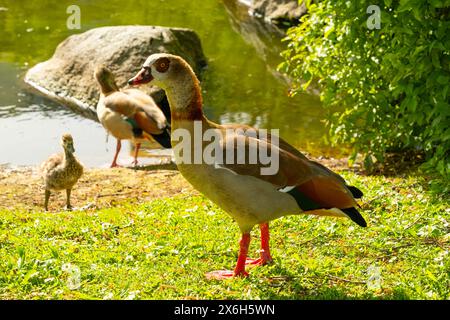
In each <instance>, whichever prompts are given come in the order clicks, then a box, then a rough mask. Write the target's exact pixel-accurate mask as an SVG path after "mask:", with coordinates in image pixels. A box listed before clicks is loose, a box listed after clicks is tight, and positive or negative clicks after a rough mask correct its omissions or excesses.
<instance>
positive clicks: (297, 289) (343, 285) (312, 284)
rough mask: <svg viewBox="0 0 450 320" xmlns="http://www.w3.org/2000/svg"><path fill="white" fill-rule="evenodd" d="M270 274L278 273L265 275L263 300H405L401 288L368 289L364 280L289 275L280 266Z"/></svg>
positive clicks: (407, 298)
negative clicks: (269, 275)
mask: <svg viewBox="0 0 450 320" xmlns="http://www.w3.org/2000/svg"><path fill="white" fill-rule="evenodd" d="M270 273H275V274H279V275H278V276H272V277H265V278H264V279H265V281H264V284H262V283H261V278H259V279H258V280H257V281H259V283H260V285H264V286H265V287H264V289H262V288H261V289H262V291H264V293H265V296H264V297H263V298H264V299H269V300H355V299H364V300H409V299H410V298H409V296H408V295H407V293H406V292H405V291H404V290H403V289H397V288H395V289H393V290H389V291H387V290H383V289H380V290H378V291H370V290H369V289H368V288H367V284H366V282H361V281H354V280H349V279H343V278H340V277H336V276H334V275H327V274H322V275H317V274H314V275H305V276H299V275H298V274H293V273H291V272H289V271H288V270H286V269H284V268H283V267H280V266H274V267H273V268H272V269H271V270H270Z"/></svg>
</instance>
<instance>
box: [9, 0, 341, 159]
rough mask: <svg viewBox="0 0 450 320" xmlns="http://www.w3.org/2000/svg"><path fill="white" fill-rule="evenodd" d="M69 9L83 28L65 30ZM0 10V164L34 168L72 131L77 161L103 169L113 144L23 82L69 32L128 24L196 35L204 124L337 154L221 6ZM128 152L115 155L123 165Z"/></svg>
mask: <svg viewBox="0 0 450 320" xmlns="http://www.w3.org/2000/svg"><path fill="white" fill-rule="evenodd" d="M226 1H228V2H230V1H229V0H226ZM72 4H75V5H78V6H79V7H80V8H81V30H68V29H67V28H66V20H67V18H68V16H69V15H68V14H67V13H66V9H67V7H68V6H69V5H72ZM0 7H1V9H0V50H1V51H0V137H1V138H0V150H2V152H1V153H0V164H2V163H11V164H20V165H21V164H37V163H39V162H40V161H42V160H43V159H45V157H47V156H48V155H49V153H51V152H54V151H58V149H59V146H58V142H57V141H58V139H59V136H60V135H61V133H62V132H65V131H70V132H72V134H73V136H74V139H75V143H76V144H77V145H78V148H77V149H78V156H79V157H80V158H81V160H82V161H83V162H84V163H85V164H86V165H88V166H102V165H105V164H107V163H108V162H109V161H110V160H111V158H112V152H113V149H114V141H113V139H110V141H109V142H108V143H106V142H105V136H106V135H105V132H104V130H103V128H101V126H100V125H99V124H98V123H95V122H93V121H91V120H87V119H84V118H82V117H80V116H78V115H76V114H73V113H71V112H70V111H68V110H67V109H66V108H64V107H63V106H59V105H56V104H54V103H51V102H49V101H47V100H45V99H43V98H40V97H35V96H32V95H30V94H28V93H26V92H25V91H24V90H23V87H22V85H21V82H22V80H21V79H22V77H23V75H24V73H25V72H26V70H27V69H28V68H29V67H30V66H32V65H34V64H36V63H38V62H40V61H43V60H46V59H48V58H50V57H51V56H52V54H53V52H54V50H55V48H56V46H57V45H58V44H59V43H60V42H61V41H62V40H64V39H65V38H66V37H67V36H69V35H71V34H73V33H79V32H84V31H86V30H89V29H92V28H95V27H100V26H110V25H133V24H140V25H161V26H169V27H170V26H173V27H186V28H191V29H193V30H195V31H196V32H197V33H198V35H199V36H200V38H201V40H202V45H203V50H204V52H205V55H206V57H207V58H208V68H207V69H206V71H205V72H204V74H203V77H202V78H203V80H202V86H203V94H204V100H205V112H206V114H207V116H208V117H209V118H210V119H212V120H214V121H217V122H222V123H226V122H240V123H246V124H250V125H254V126H258V127H259V128H267V129H271V128H277V129H280V134H281V136H282V137H284V138H285V139H287V140H288V141H289V142H291V143H292V144H294V145H295V146H297V147H299V148H300V149H302V150H305V151H308V152H311V153H313V154H315V155H318V154H326V155H332V154H335V153H336V150H331V149H329V148H327V147H326V145H325V143H324V141H325V132H326V130H325V128H324V125H323V123H322V122H321V119H322V118H323V117H324V110H323V109H322V108H321V106H320V102H319V99H318V98H317V97H315V96H310V95H301V96H298V97H295V98H289V97H288V96H287V92H288V86H287V84H286V83H285V82H284V81H282V80H280V79H279V78H278V77H276V76H274V73H273V66H274V65H276V64H277V63H278V61H274V60H277V59H278V58H276V57H275V58H274V57H267V56H266V57H262V56H261V52H258V51H257V50H256V49H255V48H254V47H253V45H251V44H250V43H247V42H246V41H245V40H244V38H243V37H242V35H241V34H240V33H239V32H238V31H236V26H233V23H232V19H231V16H230V14H229V13H228V12H227V10H226V7H225V5H224V3H222V2H221V1H216V0H127V1H123V0H119V1H118V0H114V1H72V0H71V1H65V0H61V1H45V0H41V1H28V0H26V1H17V0H7V1H4V0H2V1H0ZM280 48H281V46H280ZM275 50H278V49H275ZM129 151H130V150H129ZM126 153H127V152H126V151H123V152H122V154H121V157H120V158H119V159H122V162H123V163H126V162H127V160H126V159H124V158H125V157H127V155H126ZM128 154H129V152H128ZM128 157H129V155H128Z"/></svg>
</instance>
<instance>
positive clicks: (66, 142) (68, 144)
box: [61, 133, 75, 153]
mask: <svg viewBox="0 0 450 320" xmlns="http://www.w3.org/2000/svg"><path fill="white" fill-rule="evenodd" d="M61 146H62V147H63V148H64V150H65V151H66V152H69V153H74V152H75V148H74V147H73V138H72V136H71V135H70V133H65V134H63V135H62V137H61Z"/></svg>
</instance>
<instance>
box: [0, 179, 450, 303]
mask: <svg viewBox="0 0 450 320" xmlns="http://www.w3.org/2000/svg"><path fill="white" fill-rule="evenodd" d="M344 175H345V177H346V178H347V179H348V180H349V181H350V182H352V183H354V184H356V185H357V186H360V187H361V189H363V191H364V192H365V197H364V201H363V202H362V206H363V208H364V210H363V215H364V216H365V218H366V219H367V220H368V223H369V227H368V228H365V229H364V228H360V227H358V226H357V225H356V224H354V223H352V222H351V221H350V220H347V219H336V218H317V217H312V216H289V217H284V218H282V219H279V220H276V221H274V222H272V223H271V231H272V233H271V246H272V256H273V257H274V263H273V264H272V265H270V266H265V267H257V268H253V269H251V270H250V277H249V278H246V279H233V280H228V281H223V282H220V281H208V280H206V278H205V276H204V274H205V273H206V272H208V271H212V270H216V269H221V268H232V267H234V264H235V261H236V257H237V250H238V240H239V230H238V227H237V225H236V224H235V223H234V222H232V220H231V218H229V217H228V216H227V215H226V214H225V213H224V212H223V211H221V210H220V209H219V208H217V207H216V206H215V205H213V204H212V203H211V202H209V201H208V200H207V199H205V198H203V197H201V196H192V197H180V196H178V197H174V198H167V199H160V200H154V201H152V202H149V203H146V204H139V205H134V204H133V205H131V204H127V203H122V204H120V205H119V206H118V207H115V208H108V209H101V210H91V211H87V212H60V213H44V212H24V211H15V212H11V211H0V257H1V259H0V298H2V299H17V298H21V299H132V298H134V299H182V298H184V299H449V298H450V281H449V279H450V256H449V254H448V253H449V242H450V225H449V223H450V219H449V216H450V212H449V211H450V210H449V207H448V202H446V199H444V198H443V197H441V198H439V197H436V196H433V195H431V194H429V193H428V192H427V191H426V190H424V189H423V188H424V186H426V183H425V182H424V181H422V178H386V177H366V176H358V175H356V174H353V173H344ZM252 234H253V235H255V236H258V233H257V228H255V230H254V231H253V233H252ZM258 245H259V239H258V238H257V237H254V238H253V242H252V244H251V248H250V252H251V256H256V255H257V250H258ZM77 268H78V269H79V275H80V277H79V279H80V282H79V283H78V281H77V277H78V276H77V274H76V271H77ZM374 268H375V269H377V268H378V270H379V272H380V280H381V286H380V287H377V286H376V285H375V286H372V285H370V282H369V285H368V282H367V280H368V279H369V277H370V276H371V271H370V270H373V269H374ZM74 270H75V271H74Z"/></svg>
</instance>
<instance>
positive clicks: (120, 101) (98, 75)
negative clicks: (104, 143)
mask: <svg viewBox="0 0 450 320" xmlns="http://www.w3.org/2000/svg"><path fill="white" fill-rule="evenodd" d="M94 76H95V79H96V80H97V82H98V84H99V86H100V90H101V94H100V99H99V102H98V104H97V116H98V119H99V120H100V123H101V124H102V125H103V127H104V128H105V129H106V130H107V131H108V132H109V133H111V134H112V135H113V136H114V137H115V138H116V139H117V145H116V153H115V155H114V159H113V162H112V163H111V168H112V167H116V166H118V164H117V157H118V155H119V152H120V149H121V147H122V143H121V140H132V141H133V142H134V144H135V151H134V161H133V164H134V165H137V163H138V161H137V157H138V153H139V149H140V146H141V143H142V141H143V140H145V139H148V140H151V138H150V136H151V137H152V138H153V139H154V140H155V141H156V142H158V143H159V144H160V145H161V146H163V147H164V148H170V147H171V144H170V125H169V123H168V122H167V120H166V117H165V116H164V114H163V112H162V111H161V109H159V108H158V106H157V105H156V103H155V102H154V101H153V99H152V98H151V97H150V96H148V95H147V94H145V93H144V92H142V91H140V90H138V89H125V90H119V88H118V86H117V85H116V82H115V79H114V75H113V74H112V73H111V71H109V70H108V69H107V68H105V67H102V66H99V67H97V68H96V69H95V72H94Z"/></svg>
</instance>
